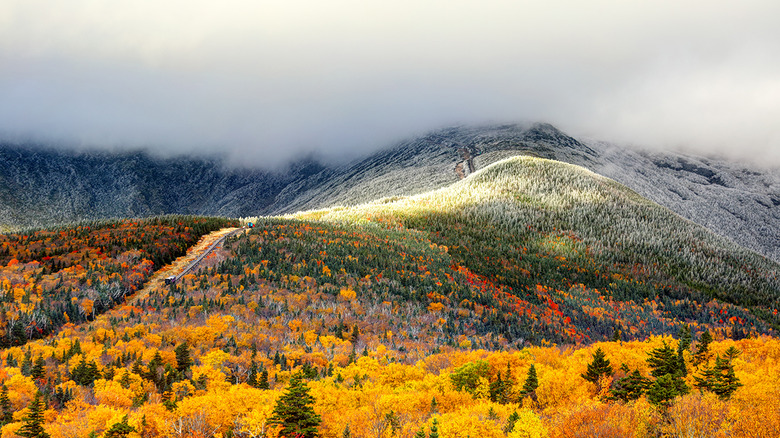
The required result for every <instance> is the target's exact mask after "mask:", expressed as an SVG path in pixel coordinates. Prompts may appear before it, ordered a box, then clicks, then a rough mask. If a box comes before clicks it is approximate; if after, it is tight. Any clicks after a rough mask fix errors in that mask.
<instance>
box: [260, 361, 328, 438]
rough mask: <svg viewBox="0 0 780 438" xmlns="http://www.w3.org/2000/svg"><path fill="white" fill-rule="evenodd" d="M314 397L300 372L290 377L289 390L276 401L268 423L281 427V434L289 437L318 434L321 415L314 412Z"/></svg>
mask: <svg viewBox="0 0 780 438" xmlns="http://www.w3.org/2000/svg"><path fill="white" fill-rule="evenodd" d="M313 405H314V397H312V396H311V395H310V394H309V387H308V386H307V385H306V383H305V382H304V381H303V376H302V375H301V374H300V373H296V374H294V375H293V376H292V377H291V378H290V385H289V386H288V387H287V391H286V392H285V393H284V394H282V396H281V397H279V400H278V401H277V402H276V406H275V407H274V410H273V413H272V414H271V418H270V419H269V420H268V423H269V424H271V425H277V426H280V427H281V430H280V431H279V435H280V436H283V437H287V438H292V437H295V438H312V437H316V436H318V435H317V427H318V426H319V425H320V421H321V420H320V416H319V415H318V414H317V413H316V412H314V408H313Z"/></svg>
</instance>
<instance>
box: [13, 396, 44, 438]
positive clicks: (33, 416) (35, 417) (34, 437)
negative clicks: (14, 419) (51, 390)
mask: <svg viewBox="0 0 780 438" xmlns="http://www.w3.org/2000/svg"><path fill="white" fill-rule="evenodd" d="M43 410H44V404H43V400H41V393H40V392H36V393H35V398H33V400H32V401H31V402H30V406H29V411H28V412H27V415H25V416H24V418H22V421H24V424H23V425H22V427H20V428H19V430H17V431H16V434H17V435H19V436H21V437H25V438H49V434H48V433H46V431H45V430H43V422H44V421H43V420H44V419H43Z"/></svg>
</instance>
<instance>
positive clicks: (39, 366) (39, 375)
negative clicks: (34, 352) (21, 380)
mask: <svg viewBox="0 0 780 438" xmlns="http://www.w3.org/2000/svg"><path fill="white" fill-rule="evenodd" d="M44 376H46V362H45V361H44V360H43V356H38V359H36V360H35V365H33V367H32V370H30V377H32V378H33V379H35V380H38V379H43V378H44Z"/></svg>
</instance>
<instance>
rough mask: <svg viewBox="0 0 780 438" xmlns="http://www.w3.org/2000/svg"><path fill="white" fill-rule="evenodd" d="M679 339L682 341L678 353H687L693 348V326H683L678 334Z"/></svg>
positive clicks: (679, 342) (678, 345) (679, 343)
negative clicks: (686, 351)
mask: <svg viewBox="0 0 780 438" xmlns="http://www.w3.org/2000/svg"><path fill="white" fill-rule="evenodd" d="M678 337H679V338H680V340H679V341H678V344H677V350H678V351H685V350H687V349H688V348H690V346H691V342H692V341H693V335H692V334H691V326H689V325H688V324H683V325H682V326H681V327H680V333H679V334H678Z"/></svg>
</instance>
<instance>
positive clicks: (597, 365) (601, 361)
mask: <svg viewBox="0 0 780 438" xmlns="http://www.w3.org/2000/svg"><path fill="white" fill-rule="evenodd" d="M612 372H613V370H612V364H611V363H609V359H607V358H606V356H605V355H604V351H603V350H602V349H601V348H600V347H599V348H597V349H596V352H595V353H593V361H592V362H591V363H589V364H588V369H587V371H585V373H584V374H580V376H582V378H583V379H585V380H587V381H588V382H591V383H596V384H597V383H599V379H601V377H602V376H611V375H612Z"/></svg>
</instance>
